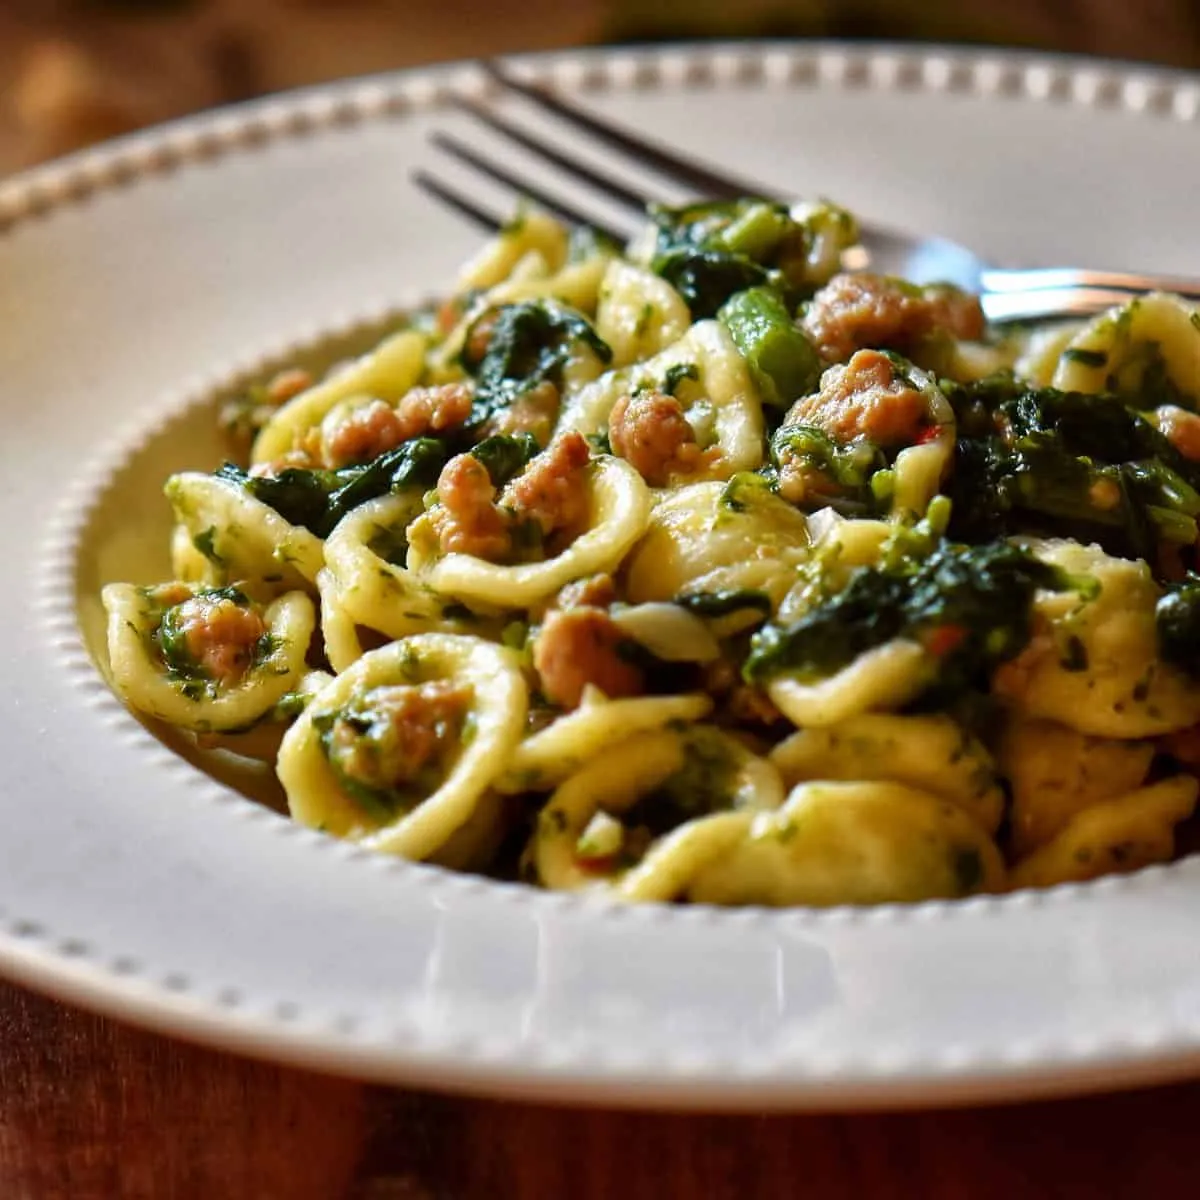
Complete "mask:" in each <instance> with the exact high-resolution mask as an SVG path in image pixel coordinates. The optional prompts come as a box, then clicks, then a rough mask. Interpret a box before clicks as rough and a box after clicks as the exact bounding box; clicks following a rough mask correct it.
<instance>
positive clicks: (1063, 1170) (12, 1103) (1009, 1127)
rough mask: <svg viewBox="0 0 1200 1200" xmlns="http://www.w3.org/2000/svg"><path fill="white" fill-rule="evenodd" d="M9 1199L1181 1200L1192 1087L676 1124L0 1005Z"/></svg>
mask: <svg viewBox="0 0 1200 1200" xmlns="http://www.w3.org/2000/svg"><path fill="white" fill-rule="evenodd" d="M0 1038H2V1041H0V1046H2V1051H0V1198H2V1200H91V1198H93V1197H95V1198H99V1200H107V1198H108V1197H120V1198H121V1200H143V1198H145V1200H192V1198H196V1200H276V1198H278V1200H340V1198H342V1197H345V1198H346V1200H455V1198H458V1197H465V1198H474V1197H483V1198H487V1200H492V1198H496V1200H503V1198H506V1197H516V1198H519V1200H612V1198H614V1197H615V1198H617V1200H651V1198H653V1200H675V1198H676V1197H681V1198H690V1197H703V1198H705V1200H708V1198H712V1200H747V1198H756V1197H788V1198H791V1197H797V1196H803V1197H805V1200H834V1198H840V1197H854V1198H855V1200H913V1198H914V1197H915V1198H919V1200H1025V1198H1027V1197H1042V1196H1046V1197H1054V1198H1055V1200H1076V1198H1078V1200H1124V1198H1126V1197H1129V1198H1136V1200H1143V1198H1145V1200H1175V1198H1176V1197H1178V1198H1180V1200H1184V1198H1190V1197H1192V1196H1195V1195H1197V1194H1200V1166H1198V1160H1200V1149H1198V1145H1200V1139H1198V1138H1197V1133H1196V1130H1197V1127H1198V1125H1200V1084H1197V1085H1187V1086H1179V1087H1173V1088H1160V1089H1155V1090H1152V1091H1144V1092H1137V1093H1128V1094H1124V1095H1117V1096H1107V1097H1097V1098H1091V1099H1084V1100H1076V1101H1060V1102H1057V1103H1052V1104H1034V1105H1024V1106H1016V1107H1007V1108H995V1109H976V1110H962V1111H952V1112H923V1113H904V1114H894V1115H871V1116H830V1117H822V1116H815V1117H814V1116H808V1117H790V1116H739V1117H724V1116H721V1117H715V1116H714V1117H706V1116H671V1115H662V1114H654V1115H648V1114H642V1113H630V1112H606V1111H585V1110H571V1109H559V1108H551V1107H545V1106H532V1105H519V1104H510V1103H501V1102H493V1101H483V1100H468V1099H457V1098H451V1097H444V1096H432V1095H427V1094H424V1093H417V1092H404V1091H398V1090H392V1089H387V1088H377V1087H369V1086H366V1085H359V1084H354V1083H348V1082H344V1081H339V1080H333V1079H327V1078H324V1077H321V1076H317V1075H312V1074H308V1073H306V1072H302V1071H295V1070H290V1069H286V1068H282V1067H274V1066H271V1065H267V1064H262V1063H254V1062H249V1061H246V1060H243V1059H240V1058H235V1057H233V1056H230V1055H225V1054H220V1053H216V1052H214V1051H209V1050H203V1049H199V1048H196V1047H193V1046H188V1045H183V1044H179V1043H176V1042H172V1041H168V1040H167V1039H164V1038H160V1037H157V1036H154V1035H151V1034H147V1033H142V1032H140V1031H138V1030H134V1029H129V1028H126V1027H124V1026H122V1025H119V1024H116V1023H113V1022H110V1021H105V1020H102V1019H100V1018H98V1017H93V1016H90V1015H88V1014H85V1013H80V1012H76V1011H74V1010H71V1009H67V1008H65V1007H62V1006H61V1005H58V1004H56V1003H53V1002H52V1001H49V1000H45V999H42V998H41V997H36V996H33V995H32V994H30V993H28V992H25V991H23V990H20V989H17V988H13V987H8V986H3V985H0Z"/></svg>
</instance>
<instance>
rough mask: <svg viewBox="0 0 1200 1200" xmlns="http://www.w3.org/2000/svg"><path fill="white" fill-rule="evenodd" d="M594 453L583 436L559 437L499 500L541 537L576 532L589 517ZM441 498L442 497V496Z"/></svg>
mask: <svg viewBox="0 0 1200 1200" xmlns="http://www.w3.org/2000/svg"><path fill="white" fill-rule="evenodd" d="M590 459H591V450H590V449H589V447H588V444H587V439H586V438H585V437H584V436H583V434H581V433H578V432H576V431H575V430H573V429H572V430H568V431H567V432H566V433H560V434H559V435H558V437H556V438H555V439H554V441H552V442H551V443H550V445H549V446H547V447H546V449H545V450H543V451H542V452H541V454H539V455H537V456H536V457H535V458H534V459H533V460H532V461H531V462H530V464H529V465H528V466H527V467H526V468H525V470H524V471H522V472H521V474H520V475H518V476H517V477H516V478H515V479H513V480H510V481H509V483H508V485H507V486H506V487H505V489H504V492H503V494H502V495H501V496H500V504H501V505H502V506H503V507H505V508H508V509H510V510H511V511H512V513H513V515H514V517H515V518H516V520H517V521H518V522H519V523H520V524H524V523H526V522H530V521H533V522H536V523H537V525H538V526H539V527H540V529H541V533H542V537H543V538H545V537H548V536H549V535H550V534H551V533H555V532H557V531H558V530H564V529H574V528H576V527H577V526H579V525H581V524H582V523H583V522H584V520H585V519H586V517H587V510H588V500H589V492H588V474H587V467H588V463H589V461H590ZM439 494H440V493H439Z"/></svg>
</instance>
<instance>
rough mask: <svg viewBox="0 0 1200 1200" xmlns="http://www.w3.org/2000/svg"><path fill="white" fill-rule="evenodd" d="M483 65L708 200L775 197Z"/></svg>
mask: <svg viewBox="0 0 1200 1200" xmlns="http://www.w3.org/2000/svg"><path fill="white" fill-rule="evenodd" d="M480 66H481V67H482V68H483V70H484V71H486V72H487V74H488V75H489V76H490V77H491V78H492V79H493V80H494V81H495V82H496V83H498V84H500V86H501V87H503V88H505V89H507V90H508V91H510V92H516V93H517V94H518V95H521V96H524V97H525V98H526V99H527V100H531V101H532V102H533V103H534V104H536V105H537V106H538V107H539V108H541V109H542V110H543V111H545V112H548V113H551V114H553V115H554V116H556V117H560V118H562V119H563V120H564V121H567V122H568V123H570V124H571V125H574V126H575V127H576V128H577V129H582V130H584V131H585V132H587V133H589V134H591V136H592V137H594V138H595V139H596V140H597V141H599V142H602V143H604V144H605V145H606V146H609V147H611V148H612V149H614V150H619V151H620V152H622V153H623V154H628V155H629V156H630V157H631V158H634V159H637V160H638V161H640V162H642V163H644V164H646V165H647V166H649V167H651V168H653V169H654V170H655V171H657V172H658V173H659V174H660V175H663V176H665V177H666V178H668V179H673V180H675V181H676V182H678V183H682V184H685V185H686V186H688V187H690V188H692V189H693V190H695V191H697V192H699V193H701V195H703V196H705V197H707V198H710V199H716V200H737V199H739V198H740V197H742V196H763V197H766V198H770V199H774V198H776V197H772V196H771V195H770V193H769V192H768V191H767V190H766V189H764V188H762V187H760V186H759V185H758V184H754V183H749V182H747V181H745V180H738V179H734V178H732V177H731V176H728V175H719V174H717V173H716V172H715V171H710V170H708V169H707V168H706V167H703V166H701V165H700V164H699V163H697V162H695V161H693V160H691V159H687V158H683V157H682V156H680V155H677V154H672V153H670V152H669V151H668V150H666V149H664V148H663V147H662V146H660V145H657V144H655V143H653V142H649V141H645V140H643V139H642V138H639V137H635V136H634V135H633V134H631V133H628V132H626V131H625V130H624V129H621V128H619V127H618V126H616V125H612V124H609V123H608V122H607V121H602V120H600V118H598V117H594V116H592V115H591V114H590V113H587V112H584V111H583V110H582V109H579V108H576V107H575V106H574V105H573V104H568V103H566V102H565V101H563V100H560V99H559V98H558V97H557V96H554V95H551V93H550V92H548V91H547V90H546V89H545V88H542V87H538V86H537V85H536V84H532V83H525V82H524V80H521V79H517V78H516V77H515V76H514V75H510V74H509V72H508V71H507V70H506V69H505V68H504V67H502V66H501V65H500V64H499V63H498V62H496V61H495V60H494V59H485V60H483V61H482V62H481V63H480Z"/></svg>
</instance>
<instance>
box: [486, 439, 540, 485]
mask: <svg viewBox="0 0 1200 1200" xmlns="http://www.w3.org/2000/svg"><path fill="white" fill-rule="evenodd" d="M540 449H541V447H540V446H539V445H538V441H537V438H535V437H534V436H533V434H531V433H518V434H513V435H509V434H503V433H498V434H496V435H495V436H494V437H488V438H484V439H483V441H481V442H478V443H476V444H475V445H474V446H472V447H471V457H472V458H475V459H477V460H478V461H479V462H481V463H483V465H484V466H485V467H486V468H487V473H488V476H489V477H490V478H491V481H492V483H493V484H494V485H495V486H496V487H498V488H499V487H503V486H504V485H505V484H506V483H507V482H508V481H509V480H510V479H513V478H514V477H515V476H517V475H520V473H521V472H522V471H523V470H524V469H525V466H526V464H527V463H528V462H529V460H530V459H532V458H533V456H534V455H535V454H537V452H538V451H539V450H540Z"/></svg>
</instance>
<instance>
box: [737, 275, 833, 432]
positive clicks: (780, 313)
mask: <svg viewBox="0 0 1200 1200" xmlns="http://www.w3.org/2000/svg"><path fill="white" fill-rule="evenodd" d="M717 315H718V317H719V319H720V321H721V323H722V324H723V325H724V326H725V328H726V329H728V330H729V335H730V337H732V338H733V341H734V345H736V346H737V348H738V350H739V351H740V353H741V355H742V357H743V358H744V359H745V360H746V365H747V366H748V367H749V368H750V374H751V375H752V376H753V377H754V381H755V383H756V384H757V385H758V390H759V394H760V395H761V396H762V400H763V403H764V404H766V405H768V406H769V407H771V408H784V409H785V408H787V407H789V406H790V405H791V404H793V403H794V402H795V401H796V400H798V399H799V398H800V397H801V396H807V395H808V394H809V393H810V392H812V391H815V390H816V387H817V384H818V383H819V381H820V378H821V360H820V359H819V358H818V357H817V352H816V350H815V349H814V348H813V345H812V343H811V342H810V341H809V340H808V338H807V337H806V336H805V335H804V333H803V332H802V331H801V330H800V329H799V328H798V327H797V326H796V324H795V322H793V320H792V317H791V314H790V313H789V312H788V310H787V306H786V305H785V304H784V302H783V298H782V297H781V296H780V295H779V293H778V292H776V291H774V290H773V289H772V288H766V287H756V288H750V289H749V290H748V291H745V292H738V293H737V294H736V295H734V296H731V297H730V298H729V300H727V301H726V302H725V304H724V305H723V306H722V308H721V310H720V312H719V313H718V314H717Z"/></svg>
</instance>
